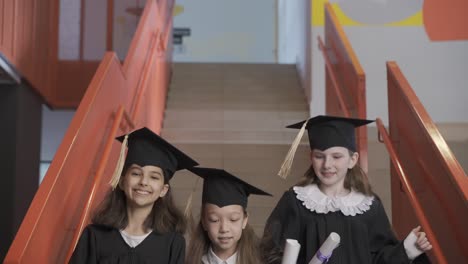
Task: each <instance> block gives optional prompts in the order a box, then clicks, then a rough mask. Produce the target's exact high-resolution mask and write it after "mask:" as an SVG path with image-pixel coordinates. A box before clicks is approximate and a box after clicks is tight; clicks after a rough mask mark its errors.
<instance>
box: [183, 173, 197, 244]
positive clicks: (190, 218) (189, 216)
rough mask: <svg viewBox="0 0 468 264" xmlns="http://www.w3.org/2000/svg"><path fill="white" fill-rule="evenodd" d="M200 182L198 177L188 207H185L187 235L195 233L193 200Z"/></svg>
mask: <svg viewBox="0 0 468 264" xmlns="http://www.w3.org/2000/svg"><path fill="white" fill-rule="evenodd" d="M199 181H200V178H199V177H197V180H196V181H195V185H194V187H193V189H192V192H191V193H190V196H189V198H188V199H187V205H186V206H185V210H184V217H185V220H186V221H187V227H188V228H187V233H188V234H189V235H190V236H192V233H193V232H194V231H195V228H196V227H195V219H193V214H192V200H193V195H194V193H195V191H196V189H197V185H198V182H199Z"/></svg>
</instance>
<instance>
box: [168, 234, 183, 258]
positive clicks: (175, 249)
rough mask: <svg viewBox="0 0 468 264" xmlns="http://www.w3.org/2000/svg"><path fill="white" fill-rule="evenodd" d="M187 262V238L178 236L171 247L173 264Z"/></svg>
mask: <svg viewBox="0 0 468 264" xmlns="http://www.w3.org/2000/svg"><path fill="white" fill-rule="evenodd" d="M184 261H185V238H184V237H183V236H182V235H179V234H176V235H175V237H174V241H173V243H172V246H171V258H170V261H169V263H171V264H184Z"/></svg>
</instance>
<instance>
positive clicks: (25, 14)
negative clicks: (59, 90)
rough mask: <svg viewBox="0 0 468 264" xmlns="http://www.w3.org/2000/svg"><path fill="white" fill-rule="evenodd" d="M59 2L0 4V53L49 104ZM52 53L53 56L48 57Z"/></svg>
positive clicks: (19, 0)
mask: <svg viewBox="0 0 468 264" xmlns="http://www.w3.org/2000/svg"><path fill="white" fill-rule="evenodd" d="M57 6H58V0H50V1H39V0H15V1H1V4H0V15H1V18H0V27H1V29H0V34H1V36H0V52H2V53H3V54H4V55H5V56H6V57H7V59H8V60H9V62H11V63H12V64H13V65H14V66H15V68H16V69H17V70H18V71H19V72H20V74H21V75H22V76H23V77H24V78H25V79H27V80H28V82H29V83H30V84H31V85H32V87H33V88H34V89H36V90H37V92H38V93H39V94H40V95H42V97H44V98H46V99H47V100H48V101H49V103H52V101H53V100H52V99H51V98H50V94H51V93H50V91H51V90H52V89H53V88H52V87H53V84H54V83H53V78H50V76H51V72H53V70H54V69H55V65H54V64H55V63H56V60H57V58H56V54H57V44H56V41H57V38H58V33H57V29H58V9H57ZM51 54H52V56H50V55H51Z"/></svg>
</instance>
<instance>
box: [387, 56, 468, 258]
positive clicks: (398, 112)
mask: <svg viewBox="0 0 468 264" xmlns="http://www.w3.org/2000/svg"><path fill="white" fill-rule="evenodd" d="M387 79H388V100H389V103H388V106H389V110H388V112H389V130H390V139H387V140H386V141H387V142H386V145H389V144H391V146H392V147H391V148H387V149H388V150H389V153H390V156H391V158H392V163H393V164H394V165H395V166H393V167H392V180H391V181H392V212H393V221H392V224H393V226H394V228H395V231H396V232H397V233H398V235H399V236H400V237H404V236H406V234H407V233H408V232H409V230H411V228H413V227H414V226H416V225H418V223H421V224H422V225H423V227H424V229H425V230H424V231H426V232H427V233H428V235H430V236H431V237H432V238H431V242H432V243H433V245H434V250H433V251H432V252H433V253H430V254H433V256H434V258H435V259H437V261H438V262H437V263H467V262H468V226H467V225H466V221H467V219H468V178H467V176H466V174H465V172H464V171H463V169H462V168H461V166H460V164H459V163H458V162H457V160H456V158H455V156H454V155H453V153H452V152H451V151H450V148H449V147H448V145H447V143H446V142H445V140H444V139H443V137H442V136H441V134H440V133H439V131H438V130H437V127H436V126H435V124H434V123H433V121H432V120H431V118H430V116H429V115H428V113H427V112H426V110H425V109H424V107H423V105H422V104H421V102H420V101H419V99H418V98H417V96H416V94H415V93H414V91H413V90H412V89H411V86H410V84H409V83H408V81H407V80H406V78H405V77H404V75H403V74H402V73H401V71H400V69H399V67H398V66H397V64H396V63H395V62H388V63H387ZM382 129H383V127H382V124H381V122H380V124H379V131H380V132H381V133H382ZM382 135H385V134H384V133H382ZM384 139H385V137H384ZM390 140H391V143H390ZM397 158H398V159H399V163H398V164H395V160H396V159H397ZM403 171H404V173H403V174H401V173H402V172H403ZM411 186H412V188H411Z"/></svg>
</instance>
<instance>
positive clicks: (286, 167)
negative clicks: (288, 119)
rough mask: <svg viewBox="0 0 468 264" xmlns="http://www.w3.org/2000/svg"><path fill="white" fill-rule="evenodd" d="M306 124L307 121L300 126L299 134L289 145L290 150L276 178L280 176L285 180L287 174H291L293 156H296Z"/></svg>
mask: <svg viewBox="0 0 468 264" xmlns="http://www.w3.org/2000/svg"><path fill="white" fill-rule="evenodd" d="M307 122H309V120H308V119H307V120H306V121H305V122H304V124H303V125H302V127H301V130H299V133H298V134H297V136H296V138H295V139H294V141H293V143H292V145H291V148H290V149H289V151H288V154H287V155H286V157H285V158H284V161H283V164H281V168H280V170H279V172H278V176H280V177H281V178H283V179H286V178H287V177H288V176H289V173H290V172H291V167H292V163H293V160H294V155H295V154H296V150H297V148H298V147H299V144H300V143H301V139H302V136H303V135H304V132H305V130H306V129H305V128H306V126H307Z"/></svg>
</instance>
